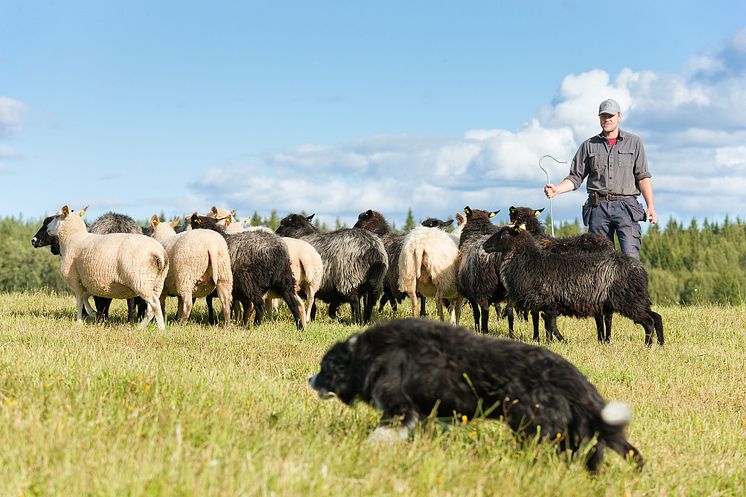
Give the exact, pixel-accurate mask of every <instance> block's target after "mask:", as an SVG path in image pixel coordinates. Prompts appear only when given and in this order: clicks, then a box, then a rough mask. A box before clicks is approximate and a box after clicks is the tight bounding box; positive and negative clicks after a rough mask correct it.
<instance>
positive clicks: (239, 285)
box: [190, 214, 303, 329]
mask: <svg viewBox="0 0 746 497" xmlns="http://www.w3.org/2000/svg"><path fill="white" fill-rule="evenodd" d="M190 223H191V225H192V229H200V228H201V229H211V230H213V231H217V232H218V233H220V234H221V235H223V237H225V241H226V242H227V244H228V253H229V254H230V258H231V271H232V272H233V300H234V301H237V302H240V303H241V305H242V306H243V308H244V310H243V324H244V325H246V324H247V323H248V321H249V314H250V313H251V309H254V311H255V315H254V324H255V325H260V324H262V320H263V318H264V294H265V293H267V291H269V290H272V291H273V292H275V293H276V294H277V295H279V296H280V297H282V299H283V300H284V301H285V303H286V304H287V305H288V307H289V308H290V312H291V313H292V314H293V319H295V325H296V327H297V328H298V329H301V328H302V325H303V321H302V319H301V312H300V308H299V307H298V302H297V301H296V299H295V278H293V271H292V269H291V268H290V255H289V254H288V249H287V247H286V245H285V244H284V243H283V242H282V240H280V238H279V237H278V236H276V235H273V234H272V233H267V232H264V231H246V232H243V233H236V234H226V233H225V229H224V228H223V227H222V226H220V225H218V224H217V219H215V218H213V217H209V216H198V215H196V214H192V217H191V218H190ZM211 300H212V295H211V296H209V297H208V306H209V307H210V308H211V307H212V301H211ZM213 320H214V317H213Z"/></svg>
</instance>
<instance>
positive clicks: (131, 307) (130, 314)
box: [127, 298, 137, 323]
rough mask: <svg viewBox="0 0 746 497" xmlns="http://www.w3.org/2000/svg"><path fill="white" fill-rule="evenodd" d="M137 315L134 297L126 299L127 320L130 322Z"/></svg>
mask: <svg viewBox="0 0 746 497" xmlns="http://www.w3.org/2000/svg"><path fill="white" fill-rule="evenodd" d="M136 316H137V307H136V306H135V299H134V298H132V299H127V322H128V323H131V322H132V321H134V320H135V317H136Z"/></svg>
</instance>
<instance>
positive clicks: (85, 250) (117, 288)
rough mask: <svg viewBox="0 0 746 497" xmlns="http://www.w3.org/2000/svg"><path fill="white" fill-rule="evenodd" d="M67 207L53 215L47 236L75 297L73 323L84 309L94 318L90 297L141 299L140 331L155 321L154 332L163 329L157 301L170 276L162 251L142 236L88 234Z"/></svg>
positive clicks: (83, 213)
mask: <svg viewBox="0 0 746 497" xmlns="http://www.w3.org/2000/svg"><path fill="white" fill-rule="evenodd" d="M85 211H86V209H83V210H82V211H80V212H71V211H70V209H69V208H68V207H67V206H66V205H65V206H63V207H62V209H61V210H60V211H59V212H58V213H56V214H55V215H54V219H53V220H52V222H50V223H49V225H48V226H47V232H48V233H49V234H50V235H52V236H56V237H58V238H59V243H60V255H61V262H60V272H61V273H62V278H63V279H64V280H65V282H66V283H67V284H68V285H69V286H70V288H71V289H72V290H73V292H74V293H75V300H76V306H77V311H78V315H77V320H78V321H82V320H83V308H85V310H86V312H87V313H88V315H89V316H93V317H94V318H95V317H96V312H95V311H94V310H93V308H92V307H91V304H90V303H89V302H88V297H89V296H91V295H96V296H98V297H108V298H113V299H128V298H132V297H135V296H140V297H141V298H142V299H143V300H144V301H145V302H146V304H147V306H148V308H147V312H146V313H145V317H144V318H143V319H142V321H140V325H139V326H140V328H144V327H145V326H146V325H147V324H148V323H149V322H150V321H151V320H152V319H153V317H154V316H155V321H156V324H157V326H158V329H161V330H162V329H164V328H165V325H164V323H163V312H162V310H161V304H160V296H161V292H162V291H163V284H164V281H165V279H166V275H167V274H168V255H167V254H166V249H164V248H163V246H162V245H161V244H160V243H158V242H157V241H155V240H153V239H152V238H149V237H147V236H144V235H135V234H129V233H112V234H108V235H96V234H93V233H88V231H87V228H86V225H85V223H84V222H83V219H82V217H83V215H85Z"/></svg>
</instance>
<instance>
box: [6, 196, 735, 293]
mask: <svg viewBox="0 0 746 497" xmlns="http://www.w3.org/2000/svg"><path fill="white" fill-rule="evenodd" d="M162 217H163V216H162ZM250 220H251V221H250V222H251V224H252V225H254V226H260V225H261V226H267V227H269V228H271V229H272V230H275V229H276V228H277V227H278V226H279V224H280V217H279V216H278V214H277V212H276V211H272V213H271V214H270V216H269V217H262V216H260V215H259V214H257V213H254V215H253V216H252V217H251V218H250ZM502 222H505V221H502ZM550 222H551V220H547V225H549V223H550ZM314 223H315V225H316V227H317V228H318V229H319V230H321V231H329V230H330V229H340V228H345V227H347V226H346V225H345V223H343V222H342V221H341V220H340V219H339V218H337V220H336V221H335V224H334V226H333V227H330V226H328V225H326V223H322V222H320V221H319V220H318V219H315V221H314ZM141 224H142V225H143V226H144V225H146V222H145V221H143V222H142V223H141ZM40 226H41V220H37V219H29V220H24V219H23V218H21V217H18V218H16V217H5V218H0V291H2V292H14V291H23V290H36V289H44V288H46V289H49V290H52V291H58V292H62V291H65V292H66V291H67V285H66V284H65V283H64V281H63V280H62V277H61V276H60V271H59V258H58V257H57V256H54V255H52V254H51V252H50V251H49V248H48V247H45V248H41V249H35V248H33V247H32V246H31V238H32V237H33V235H34V234H35V233H36V231H37V230H38V229H39V227H40ZM415 226H416V222H415V219H414V216H413V215H412V211H411V209H410V210H409V212H408V215H407V219H406V221H405V223H404V225H403V226H402V227H401V229H399V230H397V228H396V226H395V225H394V226H392V229H393V230H394V231H398V232H401V233H406V232H408V231H410V230H411V229H412V228H414V227H415ZM582 230H583V228H582V227H581V226H580V223H579V222H578V220H577V219H576V220H575V221H574V222H561V223H559V225H558V226H557V225H556V226H555V234H556V235H557V236H569V235H575V234H578V233H580V232H581V231H582ZM548 231H549V230H548V229H547V232H548ZM640 258H641V259H642V262H643V264H644V265H645V267H646V268H647V270H648V273H649V276H650V296H651V298H652V299H653V301H654V302H655V303H658V304H680V305H693V304H732V305H739V304H743V303H745V302H746V223H745V222H744V221H742V220H741V219H740V218H736V220H735V221H732V220H731V219H729V218H728V217H727V216H726V217H725V219H724V220H723V222H721V223H717V222H709V221H707V220H706V219H705V220H704V221H703V223H702V224H701V226H700V225H699V224H698V223H697V221H696V220H694V219H693V220H692V221H691V222H690V223H689V224H688V225H687V226H685V225H684V224H683V223H681V222H679V221H676V220H674V219H671V220H669V221H668V223H667V224H666V225H665V226H661V225H654V226H650V227H649V228H648V230H647V233H646V234H645V235H644V236H643V240H642V249H641V251H640Z"/></svg>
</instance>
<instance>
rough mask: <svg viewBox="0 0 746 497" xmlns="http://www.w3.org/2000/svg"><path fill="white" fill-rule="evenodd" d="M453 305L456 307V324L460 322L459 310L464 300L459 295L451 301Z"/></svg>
mask: <svg viewBox="0 0 746 497" xmlns="http://www.w3.org/2000/svg"><path fill="white" fill-rule="evenodd" d="M453 302H454V303H453V305H454V306H455V307H456V324H459V323H460V322H461V308H462V306H463V305H464V299H463V297H461V295H458V296H456V297H455V298H454V299H453Z"/></svg>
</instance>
